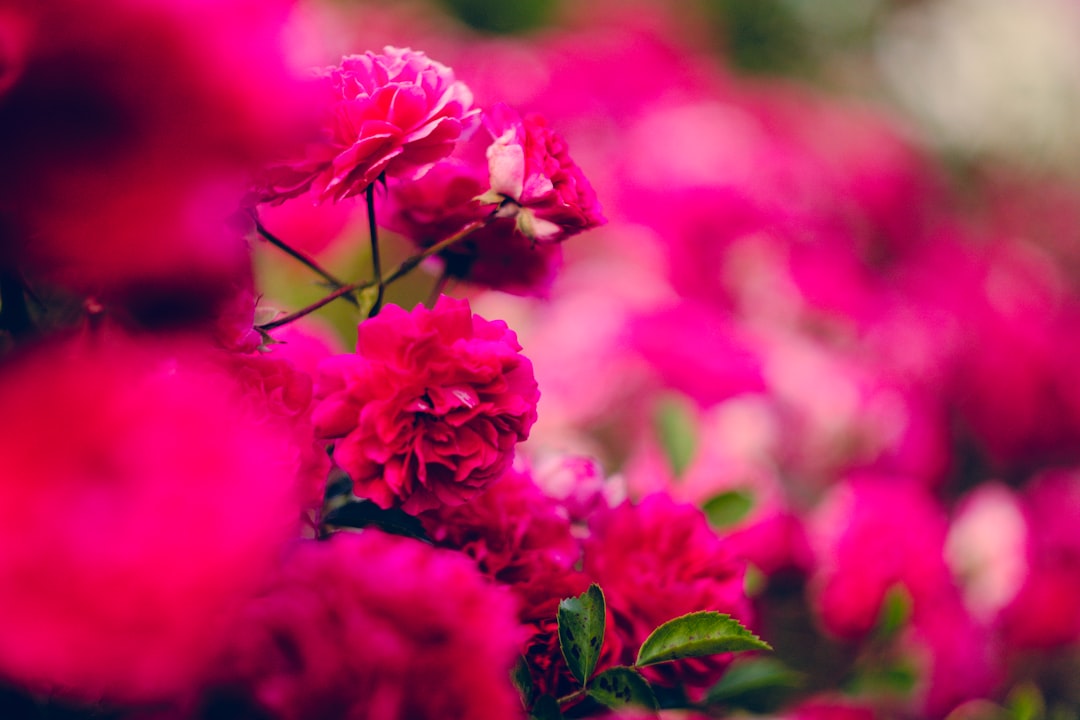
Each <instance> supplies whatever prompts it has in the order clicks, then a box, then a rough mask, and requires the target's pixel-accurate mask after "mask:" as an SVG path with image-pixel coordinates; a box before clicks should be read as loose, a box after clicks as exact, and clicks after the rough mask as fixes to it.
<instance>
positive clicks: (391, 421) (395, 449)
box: [313, 296, 540, 513]
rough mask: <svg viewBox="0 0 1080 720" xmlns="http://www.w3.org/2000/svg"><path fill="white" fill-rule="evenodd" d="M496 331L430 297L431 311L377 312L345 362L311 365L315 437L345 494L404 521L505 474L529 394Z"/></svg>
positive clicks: (517, 357)
mask: <svg viewBox="0 0 1080 720" xmlns="http://www.w3.org/2000/svg"><path fill="white" fill-rule="evenodd" d="M520 351H521V346H520V345H519V344H518V342H517V336H516V335H515V334H514V332H513V331H512V330H510V329H509V328H507V326H506V324H505V323H503V322H501V321H494V322H489V321H487V320H484V319H483V318H481V317H479V316H476V315H473V314H472V310H471V309H470V308H469V303H468V301H465V300H455V299H453V298H449V297H445V296H444V297H441V298H439V301H438V302H437V303H436V304H435V307H434V308H433V309H431V310H428V309H427V308H425V307H423V306H420V305H418V306H417V307H416V308H415V309H414V310H413V311H412V312H411V313H410V312H406V311H405V310H403V309H401V308H400V307H397V306H395V305H389V306H387V307H386V308H384V309H383V311H382V312H381V313H379V315H378V316H376V317H374V318H371V319H369V320H366V321H365V322H364V323H362V324H361V325H360V328H359V330H358V339H357V343H356V353H355V354H349V355H338V356H335V357H332V358H328V359H327V360H324V361H323V362H322V363H321V364H320V366H319V377H318V380H317V382H316V387H315V393H316V398H317V404H316V407H315V411H314V416H313V419H314V422H315V432H316V435H318V436H319V437H322V438H325V439H330V440H334V441H335V442H334V451H333V452H334V461H335V462H336V463H337V465H338V466H339V467H340V468H341V469H342V470H344V471H345V472H347V473H348V474H349V476H350V477H351V478H352V481H353V485H354V492H355V493H356V494H357V495H359V496H360V497H365V498H369V499H371V500H373V501H374V502H376V503H377V504H378V505H379V506H381V507H384V508H387V507H393V506H400V507H401V508H402V509H403V510H405V511H406V512H409V513H418V512H422V511H424V510H429V509H432V508H437V507H440V506H442V505H459V504H461V503H463V502H465V501H467V500H469V499H470V498H472V497H474V496H476V495H477V494H479V493H480V492H482V491H483V490H484V489H486V488H487V486H488V485H490V484H491V483H492V482H493V481H494V480H496V479H497V478H499V477H500V476H501V475H502V474H503V472H505V471H506V469H507V468H508V467H509V465H510V462H511V460H512V458H513V452H514V446H515V445H517V443H518V442H519V441H521V440H525V439H526V438H527V437H528V436H529V429H530V428H531V427H532V425H533V423H534V422H535V421H536V403H537V400H538V399H539V397H540V392H539V390H538V388H537V386H536V380H535V378H534V377H533V368H532V363H531V362H529V360H528V359H527V358H526V357H524V356H523V355H522V354H521V352H520Z"/></svg>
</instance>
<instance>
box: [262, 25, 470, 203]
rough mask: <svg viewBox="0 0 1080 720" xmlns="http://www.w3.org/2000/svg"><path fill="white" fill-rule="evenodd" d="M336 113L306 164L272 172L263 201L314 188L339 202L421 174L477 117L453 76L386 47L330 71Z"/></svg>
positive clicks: (413, 54)
mask: <svg viewBox="0 0 1080 720" xmlns="http://www.w3.org/2000/svg"><path fill="white" fill-rule="evenodd" d="M324 81H325V83H326V92H327V94H328V98H327V101H328V103H330V109H329V113H328V118H327V121H326V126H325V128H324V137H323V138H322V140H321V141H320V142H318V143H315V144H313V145H311V146H309V147H308V148H307V150H306V152H305V154H304V157H303V158H302V159H299V160H297V161H296V162H293V163H289V164H286V165H282V166H278V167H275V168H271V169H270V170H269V171H268V173H267V176H266V178H264V184H265V185H266V186H267V187H265V188H264V189H263V190H262V192H261V195H262V197H261V198H260V201H262V202H268V201H269V202H280V201H282V200H285V199H288V198H291V197H296V196H297V195H300V194H302V193H304V192H306V191H308V190H309V189H310V190H311V191H312V192H313V193H314V194H315V195H316V196H317V197H318V198H319V199H321V200H327V199H333V200H335V201H336V200H341V199H343V198H346V197H350V196H352V195H358V194H360V193H362V192H364V191H365V190H367V189H368V187H370V186H371V185H372V183H374V182H375V181H376V180H377V179H378V178H379V177H380V176H383V175H386V176H387V177H398V176H409V175H414V174H417V173H418V172H419V171H421V170H423V169H424V168H425V167H427V166H429V165H431V164H432V163H434V162H436V161H437V160H441V159H443V158H445V157H446V156H448V155H449V154H450V153H451V152H452V151H453V149H454V145H455V143H456V142H457V140H458V138H460V137H461V135H462V133H463V132H466V131H468V130H469V129H470V125H471V124H472V122H473V119H474V118H475V117H476V115H477V112H475V111H473V110H472V103H473V97H472V92H471V91H470V90H469V88H468V87H467V86H466V85H465V84H464V83H462V82H460V81H457V80H455V79H454V73H453V71H452V70H451V69H450V68H448V67H446V66H445V65H442V64H441V63H438V62H435V61H434V60H431V59H430V58H428V57H427V56H426V55H425V54H424V53H422V52H416V51H414V50H410V49H407V48H405V49H402V48H395V47H389V46H388V47H386V48H384V49H383V52H382V53H381V54H376V53H373V52H371V51H368V52H367V53H365V54H363V55H349V56H347V57H344V58H342V60H341V64H340V65H338V66H336V67H332V68H329V69H327V70H326V71H325V76H324Z"/></svg>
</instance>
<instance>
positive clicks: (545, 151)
mask: <svg viewBox="0 0 1080 720" xmlns="http://www.w3.org/2000/svg"><path fill="white" fill-rule="evenodd" d="M484 124H485V125H486V126H487V128H488V130H489V131H490V132H491V134H492V136H493V137H494V138H495V142H494V143H492V145H491V147H489V148H488V151H487V156H488V166H489V170H490V172H491V193H492V196H490V197H487V198H485V199H488V200H491V201H492V202H494V201H496V200H498V201H500V202H502V203H503V206H502V207H501V208H500V211H499V212H500V214H503V215H507V216H513V217H516V218H517V228H518V230H520V231H521V233H522V234H523V235H525V236H526V237H528V238H529V239H531V240H541V241H548V242H555V241H561V240H565V239H566V238H568V237H570V236H572V235H576V234H578V233H580V232H582V231H584V230H588V229H589V228H594V227H597V226H598V225H603V224H604V223H605V222H607V221H606V219H605V218H604V216H603V214H602V213H601V211H600V203H599V202H598V201H597V199H596V193H595V192H594V191H593V189H592V185H590V184H589V181H588V180H587V179H586V178H585V175H584V174H583V173H582V172H581V168H579V167H578V166H577V163H575V162H574V161H573V159H571V157H570V153H569V151H568V150H567V147H566V141H565V140H563V138H562V136H561V135H559V134H558V133H556V132H555V131H554V130H552V129H551V128H549V127H548V126H547V121H546V120H544V118H543V117H541V116H539V115H535V114H531V115H526V116H524V117H521V116H519V115H518V114H517V112H515V111H514V110H512V109H511V108H510V107H509V106H507V105H505V104H503V103H499V104H497V105H495V107H493V108H492V109H491V111H490V112H489V113H488V114H487V115H485V117H484Z"/></svg>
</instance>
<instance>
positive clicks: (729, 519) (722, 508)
mask: <svg viewBox="0 0 1080 720" xmlns="http://www.w3.org/2000/svg"><path fill="white" fill-rule="evenodd" d="M701 509H702V510H703V511H704V512H705V517H707V518H708V519H709V524H710V525H712V526H713V527H714V528H717V529H722V528H726V527H731V526H732V525H735V524H736V523H738V522H740V521H742V520H743V519H745V518H746V516H747V515H749V514H750V511H751V510H753V509H754V496H753V495H751V494H750V493H746V492H743V491H741V490H728V491H727V492H722V493H720V494H719V495H715V496H713V497H712V498H710V499H709V500H707V501H706V502H705V504H704V505H702V506H701Z"/></svg>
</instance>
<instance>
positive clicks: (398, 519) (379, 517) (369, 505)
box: [322, 500, 431, 543]
mask: <svg viewBox="0 0 1080 720" xmlns="http://www.w3.org/2000/svg"><path fill="white" fill-rule="evenodd" d="M322 524H323V527H325V528H329V529H333V528H365V527H377V528H379V529H380V530H383V531H385V532H388V533H391V534H393V535H404V536H405V537H411V538H416V539H417V540H423V541H424V542H428V543H430V542H431V538H429V537H428V535H427V533H426V532H425V531H424V526H423V525H421V524H420V521H419V520H417V519H416V518H415V517H413V516H412V515H409V514H408V513H406V512H403V511H402V510H400V509H398V508H390V509H389V510H383V509H382V508H381V507H379V506H378V505H376V504H375V503H373V502H371V501H370V500H350V501H348V502H346V503H344V504H342V505H340V506H338V507H336V508H335V509H333V510H331V511H330V512H328V513H327V514H326V515H324V516H323V521H322Z"/></svg>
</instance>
